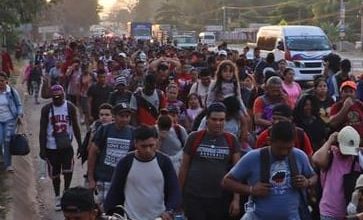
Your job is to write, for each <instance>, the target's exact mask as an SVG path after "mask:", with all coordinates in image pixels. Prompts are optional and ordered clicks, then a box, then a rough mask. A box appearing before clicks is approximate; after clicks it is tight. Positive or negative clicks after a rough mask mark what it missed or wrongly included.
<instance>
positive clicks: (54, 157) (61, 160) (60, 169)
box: [46, 148, 74, 178]
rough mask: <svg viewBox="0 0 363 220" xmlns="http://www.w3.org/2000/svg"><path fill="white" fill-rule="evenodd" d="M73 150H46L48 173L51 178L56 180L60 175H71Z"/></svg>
mask: <svg viewBox="0 0 363 220" xmlns="http://www.w3.org/2000/svg"><path fill="white" fill-rule="evenodd" d="M73 156H74V152H73V148H67V149H62V150H51V149H47V150H46V157H47V164H48V172H49V176H50V177H51V178H56V177H58V176H60V174H61V173H62V174H64V173H72V172H73V165H74V159H73Z"/></svg>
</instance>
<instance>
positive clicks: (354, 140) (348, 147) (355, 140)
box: [337, 126, 360, 156]
mask: <svg viewBox="0 0 363 220" xmlns="http://www.w3.org/2000/svg"><path fill="white" fill-rule="evenodd" d="M337 139H338V143H339V149H340V152H341V153H342V154H343V155H353V156H357V155H358V149H359V144H360V136H359V133H358V132H357V131H356V130H355V129H354V128H353V127H351V126H345V127H344V128H343V129H342V130H340V131H339V133H338V138H337Z"/></svg>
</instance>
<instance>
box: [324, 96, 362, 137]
mask: <svg viewBox="0 0 363 220" xmlns="http://www.w3.org/2000/svg"><path fill="white" fill-rule="evenodd" d="M342 107H343V102H342V101H340V102H337V103H335V104H334V105H333V106H332V107H331V110H330V117H331V116H333V115H336V114H338V112H339V111H340V110H341V109H342ZM348 125H350V126H352V127H353V128H354V129H355V130H357V131H358V133H359V134H360V136H361V139H362V135H363V103H362V102H360V101H355V102H354V104H353V105H352V106H351V107H350V109H349V111H348V114H347V115H346V116H345V118H344V123H342V124H341V125H340V126H339V127H338V131H340V130H341V129H342V128H343V127H345V126H348Z"/></svg>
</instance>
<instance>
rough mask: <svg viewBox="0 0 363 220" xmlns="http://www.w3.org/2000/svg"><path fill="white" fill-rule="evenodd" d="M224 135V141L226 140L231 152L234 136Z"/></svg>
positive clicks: (226, 133) (225, 133)
mask: <svg viewBox="0 0 363 220" xmlns="http://www.w3.org/2000/svg"><path fill="white" fill-rule="evenodd" d="M223 135H224V139H226V142H227V145H228V148H229V150H232V149H233V139H234V136H233V135H232V134H230V133H228V132H224V133H223Z"/></svg>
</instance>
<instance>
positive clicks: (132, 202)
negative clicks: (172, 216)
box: [125, 157, 166, 220]
mask: <svg viewBox="0 0 363 220" xmlns="http://www.w3.org/2000/svg"><path fill="white" fill-rule="evenodd" d="M164 184H165V182H164V177H163V173H162V171H161V169H160V167H159V164H158V161H157V159H156V157H155V158H154V159H152V160H151V161H147V162H143V161H139V160H137V159H136V158H134V160H133V162H132V166H131V168H130V171H129V174H128V176H127V181H126V185H125V209H126V212H127V214H128V215H129V217H130V218H131V219H137V220H151V219H156V218H157V217H160V215H161V213H163V212H165V209H166V208H165V204H164Z"/></svg>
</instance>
